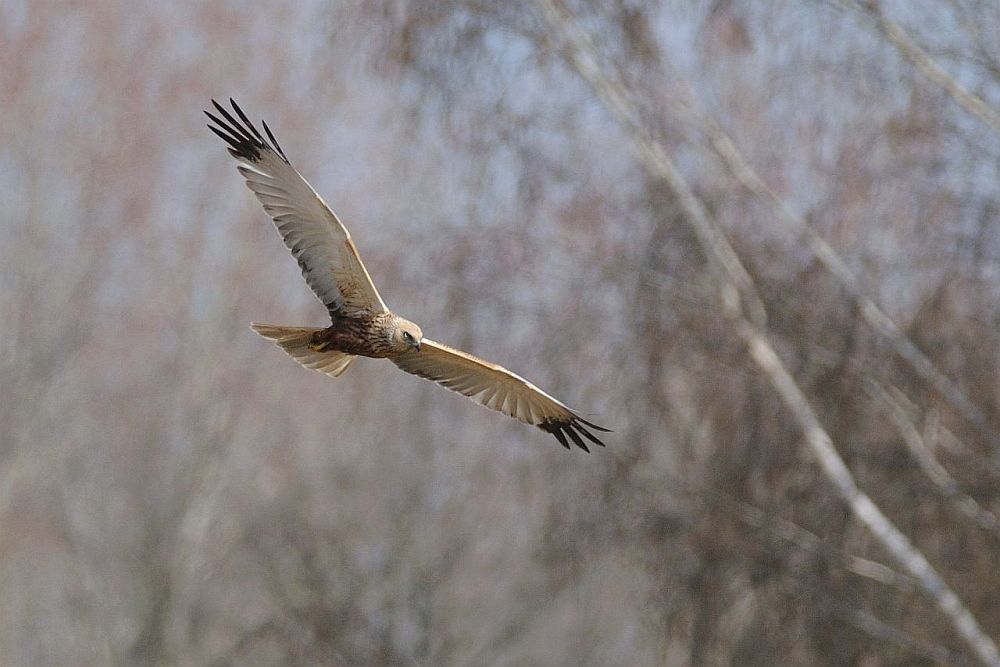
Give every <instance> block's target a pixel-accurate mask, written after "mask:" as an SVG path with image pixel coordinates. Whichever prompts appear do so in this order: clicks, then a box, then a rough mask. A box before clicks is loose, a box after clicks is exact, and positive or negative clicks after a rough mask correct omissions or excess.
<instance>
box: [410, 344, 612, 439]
mask: <svg viewBox="0 0 1000 667" xmlns="http://www.w3.org/2000/svg"><path fill="white" fill-rule="evenodd" d="M391 359H392V362H393V363H394V364H396V365H397V366H399V367H400V368H401V369H403V370H404V371H406V372H407V373H412V374H413V375H416V376H418V377H422V378H424V379H427V380H433V381H434V382H437V383H438V384H439V385H441V386H442V387H445V388H446V389H451V390H452V391H455V392H458V393H460V394H462V395H464V396H468V397H469V398H471V399H472V400H473V401H475V402H476V403H479V404H480V405H484V406H486V407H488V408H490V409H491V410H496V411H497V412H502V413H503V414H505V415H507V416H508V417H513V418H514V419H517V420H519V421H522V422H524V423H525V424H531V425H532V426H537V427H538V428H540V429H542V430H543V431H546V432H548V433H551V434H552V435H554V436H555V437H556V438H557V439H558V440H559V442H560V443H561V444H562V446H563V447H566V448H567V449H568V448H569V442H568V441H567V439H566V438H567V436H569V439H570V440H572V441H573V443H574V444H576V446H577V447H579V448H580V449H583V450H584V451H588V452H589V451H590V450H589V449H588V448H587V444H586V443H585V442H584V441H583V438H581V437H580V436H581V435H582V436H584V437H586V438H587V439H588V440H590V441H591V442H593V443H595V444H597V445H600V446H601V447H603V446H604V443H603V442H601V441H600V439H599V438H598V437H597V436H595V435H594V434H593V433H591V432H590V431H589V430H588V428H590V429H593V430H595V431H604V432H608V429H606V428H602V427H600V426H598V425H597V424H592V423H590V422H588V421H586V420H585V419H583V418H581V417H580V416H579V415H577V414H576V413H575V412H573V411H572V410H570V409H569V408H568V407H566V405H565V404H563V403H562V402H560V401H558V400H556V399H555V398H553V397H551V396H549V395H548V394H546V393H545V392H544V391H542V390H541V389H539V388H538V387H536V386H535V385H533V384H531V383H530V382H528V381H527V380H525V379H524V378H523V377H521V376H520V375H517V374H516V373H511V372H510V371H509V370H507V369H506V368H504V367H503V366H499V365H497V364H493V363H490V362H489V361H484V360H483V359H480V358H478V357H474V356H472V355H471V354H468V353H466V352H462V351H461V350H456V349H454V348H451V347H448V346H447V345H442V344H441V343H435V342H434V341H432V340H428V339H427V338H424V339H423V340H422V341H421V343H420V349H419V350H410V351H409V352H405V353H403V354H400V355H397V356H395V357H391Z"/></svg>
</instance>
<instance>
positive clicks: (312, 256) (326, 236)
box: [205, 99, 388, 316]
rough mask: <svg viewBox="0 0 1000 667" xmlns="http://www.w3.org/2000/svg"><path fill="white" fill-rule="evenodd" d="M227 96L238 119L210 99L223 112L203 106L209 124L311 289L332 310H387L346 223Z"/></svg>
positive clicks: (354, 312)
mask: <svg viewBox="0 0 1000 667" xmlns="http://www.w3.org/2000/svg"><path fill="white" fill-rule="evenodd" d="M229 101H230V103H232V105H233V111H235V112H236V115H237V116H239V119H237V118H234V117H233V115H232V114H230V113H229V112H228V111H226V110H225V108H223V107H222V106H221V105H220V104H219V103H218V102H216V101H215V100H212V104H214V105H215V108H216V110H217V111H218V112H219V113H220V114H222V118H219V117H218V116H216V115H214V114H212V113H209V112H208V111H206V112H205V114H206V115H207V116H208V117H209V118H211V119H212V121H213V122H214V123H215V124H216V125H217V126H218V127H215V126H212V125H209V126H208V129H210V130H212V132H215V133H216V134H217V135H219V137H221V138H222V140H223V141H225V142H226V143H227V144H229V153H230V154H231V155H232V156H233V157H234V158H236V159H237V160H239V161H240V163H241V164H240V166H239V167H237V169H239V171H240V173H241V174H243V177H244V178H246V180H247V187H248V188H250V190H252V191H253V193H254V194H255V195H257V199H259V200H260V203H261V204H263V205H264V210H265V211H267V212H268V214H269V215H270V216H271V217H272V218H273V219H274V224H275V226H276V227H277V228H278V232H279V233H280V234H281V238H282V240H283V241H284V242H285V245H286V246H287V247H288V249H289V250H291V251H292V255H294V256H295V259H296V260H298V262H299V268H301V269H302V276H303V277H304V278H305V279H306V283H308V284H309V287H311V288H312V291H313V292H315V293H316V296H318V297H319V299H320V301H322V302H323V304H324V305H325V306H326V307H327V310H329V311H330V314H331V315H337V314H343V315H348V316H356V315H358V314H361V313H367V314H371V313H379V312H384V311H386V310H388V309H387V308H386V307H385V303H384V302H383V301H382V297H381V296H379V293H378V290H377V289H375V285H374V283H372V279H371V276H369V275H368V270H367V269H365V265H364V264H363V263H362V262H361V256H360V255H358V249H357V248H356V247H355V246H354V241H352V240H351V235H350V233H349V232H348V231H347V228H346V227H344V225H343V223H341V222H340V220H338V219H337V216H336V215H335V214H334V212H333V211H332V210H330V207H329V206H327V204H326V202H325V201H323V199H322V197H320V196H319V195H318V194H316V191H315V190H313V189H312V186H310V185H309V183H307V182H306V179H304V178H302V176H301V175H300V174H299V172H297V171H296V170H295V168H294V167H293V166H292V165H291V164H290V163H289V162H288V158H286V157H285V153H284V152H283V151H282V150H281V146H279V145H278V142H277V141H275V139H274V135H273V134H271V130H270V129H268V127H267V123H264V131H265V132H266V133H267V137H268V138H267V139H265V138H264V137H263V136H262V135H261V134H260V132H258V131H257V128H256V127H254V126H253V123H251V122H250V120H249V119H248V118H247V117H246V114H244V113H243V110H242V109H240V108H239V107H238V106H237V105H236V102H233V100H231V99H230V100H229ZM223 119H224V120H223ZM268 139H269V140H270V141H268Z"/></svg>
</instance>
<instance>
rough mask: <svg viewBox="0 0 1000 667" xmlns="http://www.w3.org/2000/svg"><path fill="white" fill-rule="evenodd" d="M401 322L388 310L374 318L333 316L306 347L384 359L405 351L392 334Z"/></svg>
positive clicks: (405, 346)
mask: <svg viewBox="0 0 1000 667" xmlns="http://www.w3.org/2000/svg"><path fill="white" fill-rule="evenodd" d="M399 319H401V318H400V317H398V316H397V315H396V314H394V313H393V312H391V311H386V312H384V313H377V314H375V315H367V314H363V315H357V316H334V317H332V318H331V320H332V322H331V324H330V326H328V327H327V328H326V329H322V330H320V331H318V332H316V335H315V336H313V340H312V341H311V342H310V347H311V348H312V349H313V350H315V351H317V352H328V351H335V352H343V353H345V354H353V355H355V356H359V357H371V358H372V359H386V358H390V357H394V356H396V355H397V354H400V353H401V352H407V351H409V349H410V348H409V345H403V346H401V345H399V344H398V343H397V342H395V341H394V340H393V332H394V331H396V329H397V328H398V326H399V325H398V324H397V321H398V320H399Z"/></svg>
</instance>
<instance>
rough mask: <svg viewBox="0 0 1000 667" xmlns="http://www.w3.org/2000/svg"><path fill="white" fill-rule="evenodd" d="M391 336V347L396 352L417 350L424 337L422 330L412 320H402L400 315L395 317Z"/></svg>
mask: <svg viewBox="0 0 1000 667" xmlns="http://www.w3.org/2000/svg"><path fill="white" fill-rule="evenodd" d="M392 338H393V340H392V343H393V347H394V348H395V349H396V351H397V352H409V351H410V350H416V351H417V352H419V351H420V341H422V340H423V339H424V332H423V331H421V330H420V327H418V326H417V325H416V324H414V323H413V322H410V321H409V320H404V319H403V318H402V317H397V318H396V327H395V330H394V331H393V337H392Z"/></svg>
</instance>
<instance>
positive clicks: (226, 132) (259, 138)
mask: <svg viewBox="0 0 1000 667" xmlns="http://www.w3.org/2000/svg"><path fill="white" fill-rule="evenodd" d="M229 103H230V104H231V105H232V107H233V111H235V112H236V117H234V116H233V114H231V113H229V111H227V110H226V108H225V107H224V106H222V105H221V104H219V103H218V102H217V101H216V100H215V99H214V98H213V99H212V106H213V107H215V110H216V111H217V112H218V113H219V114H220V115H221V116H222V118H219V117H218V116H216V115H215V114H213V113H212V112H210V111H207V110H203V111H204V113H205V115H206V116H208V117H209V119H211V121H212V122H213V123H215V126H213V125H209V129H211V130H212V131H213V132H215V134H217V135H219V137H221V138H222V139H223V141H225V142H226V143H227V144H229V145H230V146H231V147H232V148H233V150H235V151H236V153H237V155H238V156H239V157H242V158H244V159H247V160H250V161H252V162H257V161H258V160H259V159H260V154H261V151H271V152H272V153H274V154H276V155H278V156H279V157H280V158H281V159H282V160H284V161H285V163H288V158H287V157H285V153H284V151H282V150H281V147H280V146H278V142H277V141H276V140H275V138H274V135H273V134H272V133H271V130H270V129H269V128H268V127H267V124H266V123H265V124H264V130H265V131H266V132H267V136H268V139H270V140H271V141H270V143H268V140H267V139H265V138H264V136H263V135H261V133H260V132H258V131H257V128H256V127H254V124H253V123H251V122H250V119H249V118H248V117H247V115H246V114H245V113H243V109H241V108H240V106H239V105H238V104H237V103H236V100H234V99H233V98H231V97H230V98H229Z"/></svg>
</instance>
